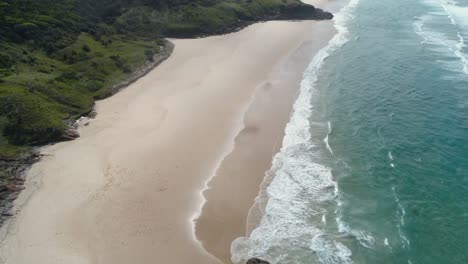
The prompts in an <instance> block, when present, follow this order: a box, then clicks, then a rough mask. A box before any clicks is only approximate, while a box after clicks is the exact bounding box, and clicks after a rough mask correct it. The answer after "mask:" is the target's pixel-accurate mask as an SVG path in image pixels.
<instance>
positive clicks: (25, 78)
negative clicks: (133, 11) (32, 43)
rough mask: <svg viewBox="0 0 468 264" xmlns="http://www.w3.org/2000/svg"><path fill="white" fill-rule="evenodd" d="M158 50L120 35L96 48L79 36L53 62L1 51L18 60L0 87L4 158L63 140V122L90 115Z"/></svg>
mask: <svg viewBox="0 0 468 264" xmlns="http://www.w3.org/2000/svg"><path fill="white" fill-rule="evenodd" d="M103 43H105V45H104V44H103ZM159 44H160V43H159V41H157V40H154V41H149V40H127V39H126V38H125V36H118V35H114V36H111V37H108V38H106V40H105V41H103V42H98V41H96V40H95V39H94V38H93V37H91V36H90V35H89V34H87V33H81V34H80V35H79V36H78V37H77V38H76V40H75V41H74V42H73V43H72V44H71V45H70V46H68V47H66V48H64V49H61V50H59V51H57V52H56V53H54V54H53V55H52V56H47V55H46V54H45V53H44V52H43V51H41V50H34V51H31V50H30V49H28V47H27V46H24V45H3V46H4V47H3V50H4V51H7V52H10V53H13V54H20V55H16V56H18V57H20V58H19V60H18V63H16V64H15V65H14V67H13V69H12V70H11V72H10V73H9V75H8V76H5V77H3V78H2V80H3V81H2V82H1V83H0V113H1V115H0V130H2V131H4V133H2V135H0V156H2V157H6V158H14V157H16V156H18V155H20V154H21V152H22V151H23V150H25V149H27V146H29V145H35V144H42V143H46V142H50V141H53V140H56V139H58V138H60V135H61V134H62V133H63V131H64V130H65V129H66V127H67V126H66V123H65V122H64V120H67V119H74V118H76V117H78V116H80V115H82V114H85V113H87V112H89V111H90V110H91V108H92V106H93V103H94V100H95V99H96V98H101V97H103V96H105V95H106V94H108V93H109V92H110V88H111V87H112V85H114V84H116V83H118V82H119V81H122V80H123V79H125V78H127V77H128V76H129V75H130V74H131V72H132V71H134V70H135V69H137V68H138V67H140V66H141V65H143V64H144V63H145V62H146V60H147V57H146V55H145V51H148V50H151V51H152V52H154V53H157V52H158V49H159ZM64 58H66V59H64ZM5 134H7V136H5ZM25 146H26V147H25Z"/></svg>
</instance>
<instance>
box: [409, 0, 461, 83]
mask: <svg viewBox="0 0 468 264" xmlns="http://www.w3.org/2000/svg"><path fill="white" fill-rule="evenodd" d="M425 3H426V4H427V5H429V6H431V7H433V8H436V11H432V12H428V13H427V14H426V15H423V16H421V17H418V18H417V20H416V21H415V22H414V23H413V27H414V30H415V32H416V34H418V35H419V36H420V37H421V38H422V39H423V41H422V42H421V43H422V44H428V45H431V46H432V50H434V51H437V52H441V53H447V52H448V53H450V54H452V55H453V56H455V57H456V58H457V59H458V60H459V65H460V66H459V69H460V70H461V72H463V73H464V74H466V75H468V55H467V54H466V53H465V51H464V50H465V48H466V42H465V35H466V34H467V32H468V7H461V6H457V2H455V1H450V0H426V1H425ZM441 17H446V18H448V21H449V22H450V24H451V25H452V26H453V27H454V28H455V30H456V36H449V35H447V34H446V33H443V32H437V31H436V30H433V29H431V27H430V26H429V24H430V22H432V21H440V18H441ZM446 68H447V69H448V70H451V69H453V67H452V65H451V64H449V65H448V66H447V67H446Z"/></svg>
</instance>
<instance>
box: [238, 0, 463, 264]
mask: <svg viewBox="0 0 468 264" xmlns="http://www.w3.org/2000/svg"><path fill="white" fill-rule="evenodd" d="M335 20H336V27H337V30H338V32H339V33H338V34H337V35H336V36H335V38H334V39H333V40H332V41H331V42H330V45H329V46H328V47H326V48H325V49H323V50H322V51H321V52H320V53H319V54H317V56H316V57H315V58H314V61H312V62H311V64H310V66H309V68H308V69H307V71H306V72H305V74H304V80H303V83H302V85H301V92H300V95H299V97H298V99H297V101H296V103H295V106H294V112H293V114H292V117H291V120H290V122H289V124H288V126H287V129H286V137H285V138H284V141H283V148H282V150H281V152H280V153H278V154H277V155H276V156H275V158H274V162H273V167H272V168H271V170H270V171H269V172H268V175H270V176H271V177H272V178H273V180H272V182H271V184H270V185H269V187H268V189H267V194H268V200H267V202H266V204H265V211H264V215H263V218H262V221H261V224H260V225H259V226H258V227H257V228H256V229H255V230H253V232H252V233H251V234H250V237H249V238H240V239H238V240H236V241H235V242H234V243H233V247H232V252H233V260H234V261H235V262H237V261H241V260H242V259H245V258H248V257H251V256H257V257H262V258H265V259H267V260H269V261H271V262H272V263H413V264H415V263H468V46H467V45H468V42H467V43H465V40H466V41H468V1H467V0H465V1H458V2H455V1H448V0H412V1H408V0H381V1H374V0H352V1H350V3H349V4H348V5H347V6H346V7H344V8H343V9H342V10H341V11H340V12H339V13H338V14H337V15H336V18H335Z"/></svg>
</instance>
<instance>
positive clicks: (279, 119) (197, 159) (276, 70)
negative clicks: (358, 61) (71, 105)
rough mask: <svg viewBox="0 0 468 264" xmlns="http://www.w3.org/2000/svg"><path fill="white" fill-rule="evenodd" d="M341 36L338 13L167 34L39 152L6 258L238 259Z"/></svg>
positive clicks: (40, 261)
mask: <svg viewBox="0 0 468 264" xmlns="http://www.w3.org/2000/svg"><path fill="white" fill-rule="evenodd" d="M309 2H310V1H309ZM318 6H320V5H318ZM333 34H334V30H333V25H332V21H322V22H314V21H303V22H267V23H259V24H255V25H252V26H249V27H248V28H246V29H244V30H241V31H240V32H237V33H233V34H228V35H223V36H214V37H209V38H203V39H187V40H171V41H173V42H174V44H175V50H174V53H173V54H172V55H171V57H170V58H169V59H168V60H167V61H165V62H163V63H162V64H161V65H160V66H159V67H157V68H156V69H155V70H153V71H152V72H150V73H149V74H148V75H146V76H145V77H143V78H141V79H140V80H138V81H137V82H135V83H134V84H132V85H131V86H129V87H128V88H126V89H124V90H122V91H121V92H120V93H118V94H116V95H115V96H113V97H111V98H108V99H106V100H103V101H100V102H98V103H97V105H96V110H97V113H98V115H97V117H96V118H95V119H92V120H83V121H82V122H81V126H80V129H79V132H80V134H81V137H80V138H79V139H77V140H74V141H71V142H63V143H59V144H55V145H52V146H47V147H44V148H43V149H42V150H41V153H42V154H44V157H43V159H42V161H40V162H38V163H36V164H35V165H34V166H33V167H32V168H31V169H30V170H29V171H28V172H27V174H28V175H27V177H28V180H27V183H26V190H25V191H24V192H23V193H22V194H21V195H20V198H19V199H18V202H17V208H16V210H17V213H16V215H15V217H14V218H13V219H12V220H11V221H10V223H9V225H8V226H4V227H3V229H2V234H1V235H2V241H1V245H0V263H5V264H6V263H8V264H30V263H36V264H46V263H47V264H55V263H57V264H58V263H60V264H62V263H67V264H87V263H104V264H111V263H112V264H120V263H122V264H124V263H125V264H128V263H141V264H143V263H174V264H178V263H203V264H209V263H223V262H224V263H229V262H230V261H229V260H230V254H229V252H230V243H231V241H232V240H233V239H235V238H236V237H238V236H242V235H244V233H245V228H246V223H245V219H246V218H247V213H248V210H249V208H250V206H251V205H252V203H253V201H254V199H255V196H256V195H257V193H258V188H259V185H260V183H261V181H262V179H263V176H264V173H265V171H266V170H268V168H269V167H270V163H271V159H272V156H273V155H274V153H275V152H276V151H277V150H278V149H279V148H280V147H281V146H280V145H279V144H280V143H281V139H282V136H283V131H284V127H285V124H286V122H287V121H288V118H289V114H290V111H291V107H292V103H293V101H294V97H295V95H296V93H297V90H298V88H299V83H300V80H301V77H302V72H303V70H304V69H305V68H306V66H307V64H308V62H309V61H310V59H311V58H312V56H313V55H314V53H315V52H317V51H318V50H319V49H320V48H321V47H323V46H324V45H326V43H327V42H328V40H329V39H330V38H331V37H332V35H333ZM195 220H196V221H195ZM194 221H195V224H194Z"/></svg>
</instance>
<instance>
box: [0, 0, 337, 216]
mask: <svg viewBox="0 0 468 264" xmlns="http://www.w3.org/2000/svg"><path fill="white" fill-rule="evenodd" d="M330 18H332V15H331V14H330V13H327V12H323V11H322V10H320V9H315V8H314V7H313V6H310V5H306V4H303V3H301V2H300V1H299V0H62V1H55V0H0V187H2V186H3V187H2V188H0V189H1V190H0V198H1V199H2V200H4V199H10V200H11V199H14V198H12V197H10V196H11V195H10V194H11V193H15V190H16V187H15V186H18V185H21V183H22V179H21V178H18V176H17V175H18V170H19V169H21V167H22V165H24V164H29V163H30V162H31V161H32V160H33V159H34V156H31V152H30V150H31V148H32V147H34V146H38V145H42V144H46V143H50V142H55V141H60V140H66V139H70V138H72V137H73V136H74V135H73V133H72V134H70V133H69V131H70V130H69V127H70V124H72V123H73V122H74V120H76V119H77V118H78V117H80V116H83V115H86V114H88V113H90V112H91V111H92V108H93V105H94V101H95V100H98V99H101V98H104V97H106V96H109V95H111V94H112V93H113V92H115V89H116V88H117V87H120V86H119V84H121V83H122V82H123V81H125V80H127V79H128V78H129V77H131V76H132V74H133V73H134V72H135V71H137V70H138V69H142V67H145V66H146V67H148V65H150V66H151V65H153V66H154V65H155V64H157V62H158V61H160V60H162V59H164V58H165V57H167V56H168V55H169V54H170V51H171V46H170V44H169V43H168V42H167V41H164V38H165V37H179V38H186V37H187V38H188V37H200V36H207V35H213V34H221V33H227V32H232V31H235V30H238V29H240V28H242V27H245V26H246V25H249V24H251V23H253V22H256V21H263V20H273V19H330ZM154 60H157V61H156V62H154ZM4 186H7V187H8V188H5V187H4ZM5 190H6V191H5ZM2 192H3V193H2ZM2 200H0V202H2V203H3V201H2ZM2 206H3V204H0V215H1V208H2Z"/></svg>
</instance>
